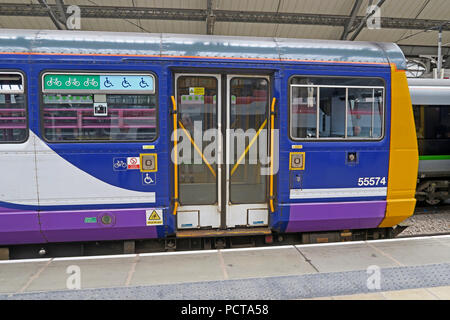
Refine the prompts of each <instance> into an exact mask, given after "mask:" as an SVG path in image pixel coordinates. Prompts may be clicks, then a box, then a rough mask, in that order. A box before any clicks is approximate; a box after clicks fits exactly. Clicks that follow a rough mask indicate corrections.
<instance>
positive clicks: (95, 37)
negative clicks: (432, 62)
mask: <svg viewBox="0 0 450 320" xmlns="http://www.w3.org/2000/svg"><path fill="white" fill-rule="evenodd" d="M131 44H132V45H131ZM0 52H12V53H60V54H111V55H136V56H140V55H142V56H144V55H145V56H174V57H207V58H236V59H267V60H283V61H286V60H297V61H299V60H300V61H302V60H304V61H322V62H349V63H388V64H391V63H393V64H395V65H396V67H397V69H399V70H405V69H406V59H405V56H404V54H403V52H402V51H401V49H400V48H399V47H398V46H397V45H396V44H394V43H387V42H364V41H340V40H311V39H289V38H257V37H234V36H210V35H188V34H166V33H131V32H102V33H101V34H99V32H98V31H61V30H26V29H0Z"/></svg>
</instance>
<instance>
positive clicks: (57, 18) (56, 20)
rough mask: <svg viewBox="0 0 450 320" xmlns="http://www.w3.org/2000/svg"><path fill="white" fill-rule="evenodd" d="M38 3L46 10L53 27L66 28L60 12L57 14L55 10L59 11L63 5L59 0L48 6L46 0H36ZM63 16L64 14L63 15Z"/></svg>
mask: <svg viewBox="0 0 450 320" xmlns="http://www.w3.org/2000/svg"><path fill="white" fill-rule="evenodd" d="M38 1H39V3H40V5H37V6H39V7H41V8H43V9H45V11H46V13H47V14H46V15H48V16H49V17H50V19H51V20H52V22H53V24H54V25H55V27H56V28H57V29H58V30H65V29H67V28H66V24H65V20H64V22H63V21H61V15H60V13H59V14H58V13H57V12H59V11H60V9H61V8H64V7H63V5H62V4H61V3H62V2H61V1H59V2H57V4H56V6H50V5H49V4H48V3H47V1H46V0H38ZM1 12H2V10H1V9H0V14H1ZM63 17H64V18H65V15H64V16H63Z"/></svg>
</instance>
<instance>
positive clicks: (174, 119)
mask: <svg viewBox="0 0 450 320" xmlns="http://www.w3.org/2000/svg"><path fill="white" fill-rule="evenodd" d="M172 104H173V134H174V140H173V151H174V159H173V162H174V169H173V171H174V172H173V176H174V207H173V212H172V214H173V215H176V214H177V209H178V145H177V144H178V133H177V103H176V102H175V97H174V96H172Z"/></svg>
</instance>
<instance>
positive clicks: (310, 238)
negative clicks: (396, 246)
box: [0, 225, 406, 260]
mask: <svg viewBox="0 0 450 320" xmlns="http://www.w3.org/2000/svg"><path fill="white" fill-rule="evenodd" d="M404 229H406V227H405V226H402V225H397V226H396V227H395V228H375V229H359V230H339V231H324V232H305V233H277V232H271V233H270V234H265V235H235V236H209V237H188V238H180V237H176V236H173V237H167V238H158V239H137V240H120V241H89V242H65V243H47V244H26V245H12V246H6V247H3V248H1V247H0V260H7V259H34V258H55V257H70V256H94V255H114V254H136V253H151V252H167V251H183V250H211V249H227V248H248V247H263V246H279V245H298V244H311V243H329V242H345V241H364V240H376V239H389V238H394V237H395V236H397V235H398V234H399V233H401V232H402V231H403V230H404Z"/></svg>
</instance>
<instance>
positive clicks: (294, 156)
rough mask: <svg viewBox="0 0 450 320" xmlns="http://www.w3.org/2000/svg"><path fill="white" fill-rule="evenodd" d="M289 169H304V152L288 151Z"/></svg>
mask: <svg viewBox="0 0 450 320" xmlns="http://www.w3.org/2000/svg"><path fill="white" fill-rule="evenodd" d="M289 169H290V170H304V169H305V153H304V152H291V153H290V163H289Z"/></svg>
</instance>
